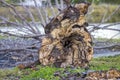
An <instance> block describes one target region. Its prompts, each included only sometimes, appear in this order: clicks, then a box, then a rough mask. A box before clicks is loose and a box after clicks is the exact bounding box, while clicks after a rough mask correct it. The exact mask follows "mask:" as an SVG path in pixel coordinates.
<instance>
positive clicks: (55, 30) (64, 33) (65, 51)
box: [39, 3, 93, 67]
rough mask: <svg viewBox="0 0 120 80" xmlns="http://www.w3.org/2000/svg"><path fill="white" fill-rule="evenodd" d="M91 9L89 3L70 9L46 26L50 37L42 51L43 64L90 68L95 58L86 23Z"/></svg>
mask: <svg viewBox="0 0 120 80" xmlns="http://www.w3.org/2000/svg"><path fill="white" fill-rule="evenodd" d="M88 7H89V4H88V3H79V4H76V5H75V6H69V7H67V8H66V9H64V10H63V11H61V13H60V14H59V15H58V16H57V17H55V18H53V19H52V20H51V22H50V23H49V24H48V25H46V27H45V28H46V33H47V34H49V35H50V36H48V37H45V38H44V39H43V40H42V46H41V48H40V50H39V61H40V63H41V64H42V65H52V64H54V65H55V66H58V67H67V66H71V65H72V66H75V67H87V65H88V63H89V61H90V60H91V58H92V55H93V47H92V39H91V36H90V33H89V32H88V30H87V29H86V26H87V25H86V24H87V22H86V20H85V14H86V13H87V10H88Z"/></svg>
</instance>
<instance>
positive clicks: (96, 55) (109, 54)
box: [93, 52, 120, 58]
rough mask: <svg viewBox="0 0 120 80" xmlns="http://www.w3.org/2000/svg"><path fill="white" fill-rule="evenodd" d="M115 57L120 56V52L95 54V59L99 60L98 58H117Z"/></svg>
mask: <svg viewBox="0 0 120 80" xmlns="http://www.w3.org/2000/svg"><path fill="white" fill-rule="evenodd" d="M115 55H120V52H106V53H100V54H94V56H93V57H94V58H98V57H104V56H115Z"/></svg>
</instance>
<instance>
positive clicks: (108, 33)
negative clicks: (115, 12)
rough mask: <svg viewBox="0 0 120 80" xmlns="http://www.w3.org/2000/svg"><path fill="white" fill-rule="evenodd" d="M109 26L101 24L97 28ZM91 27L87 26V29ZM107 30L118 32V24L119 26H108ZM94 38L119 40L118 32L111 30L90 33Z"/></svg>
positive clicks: (119, 34) (119, 32) (119, 33)
mask: <svg viewBox="0 0 120 80" xmlns="http://www.w3.org/2000/svg"><path fill="white" fill-rule="evenodd" d="M93 25H96V26H97V25H98V24H93ZM107 25H110V24H107V23H106V24H102V25H100V26H99V27H104V26H107ZM90 27H92V26H89V27H88V28H90ZM107 28H112V29H119V30H120V24H119V25H112V26H109V27H107ZM91 34H92V35H93V36H94V37H95V38H108V39H109V38H114V39H115V38H120V31H113V30H103V29H99V30H95V31H94V32H92V33H91Z"/></svg>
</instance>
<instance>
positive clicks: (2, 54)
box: [0, 38, 120, 68]
mask: <svg viewBox="0 0 120 80" xmlns="http://www.w3.org/2000/svg"><path fill="white" fill-rule="evenodd" d="M30 46H37V48H33V49H29V48H28V49H25V48H26V47H30ZM39 47H40V43H38V42H37V41H36V40H34V39H21V38H15V39H0V50H1V51H0V68H12V67H15V66H16V65H18V64H24V63H29V62H33V61H35V60H37V59H38V53H37V52H38V49H39ZM14 49H15V50H14ZM119 54H120V51H117V52H116V51H111V50H108V49H97V50H94V58H97V57H103V56H114V55H119Z"/></svg>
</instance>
